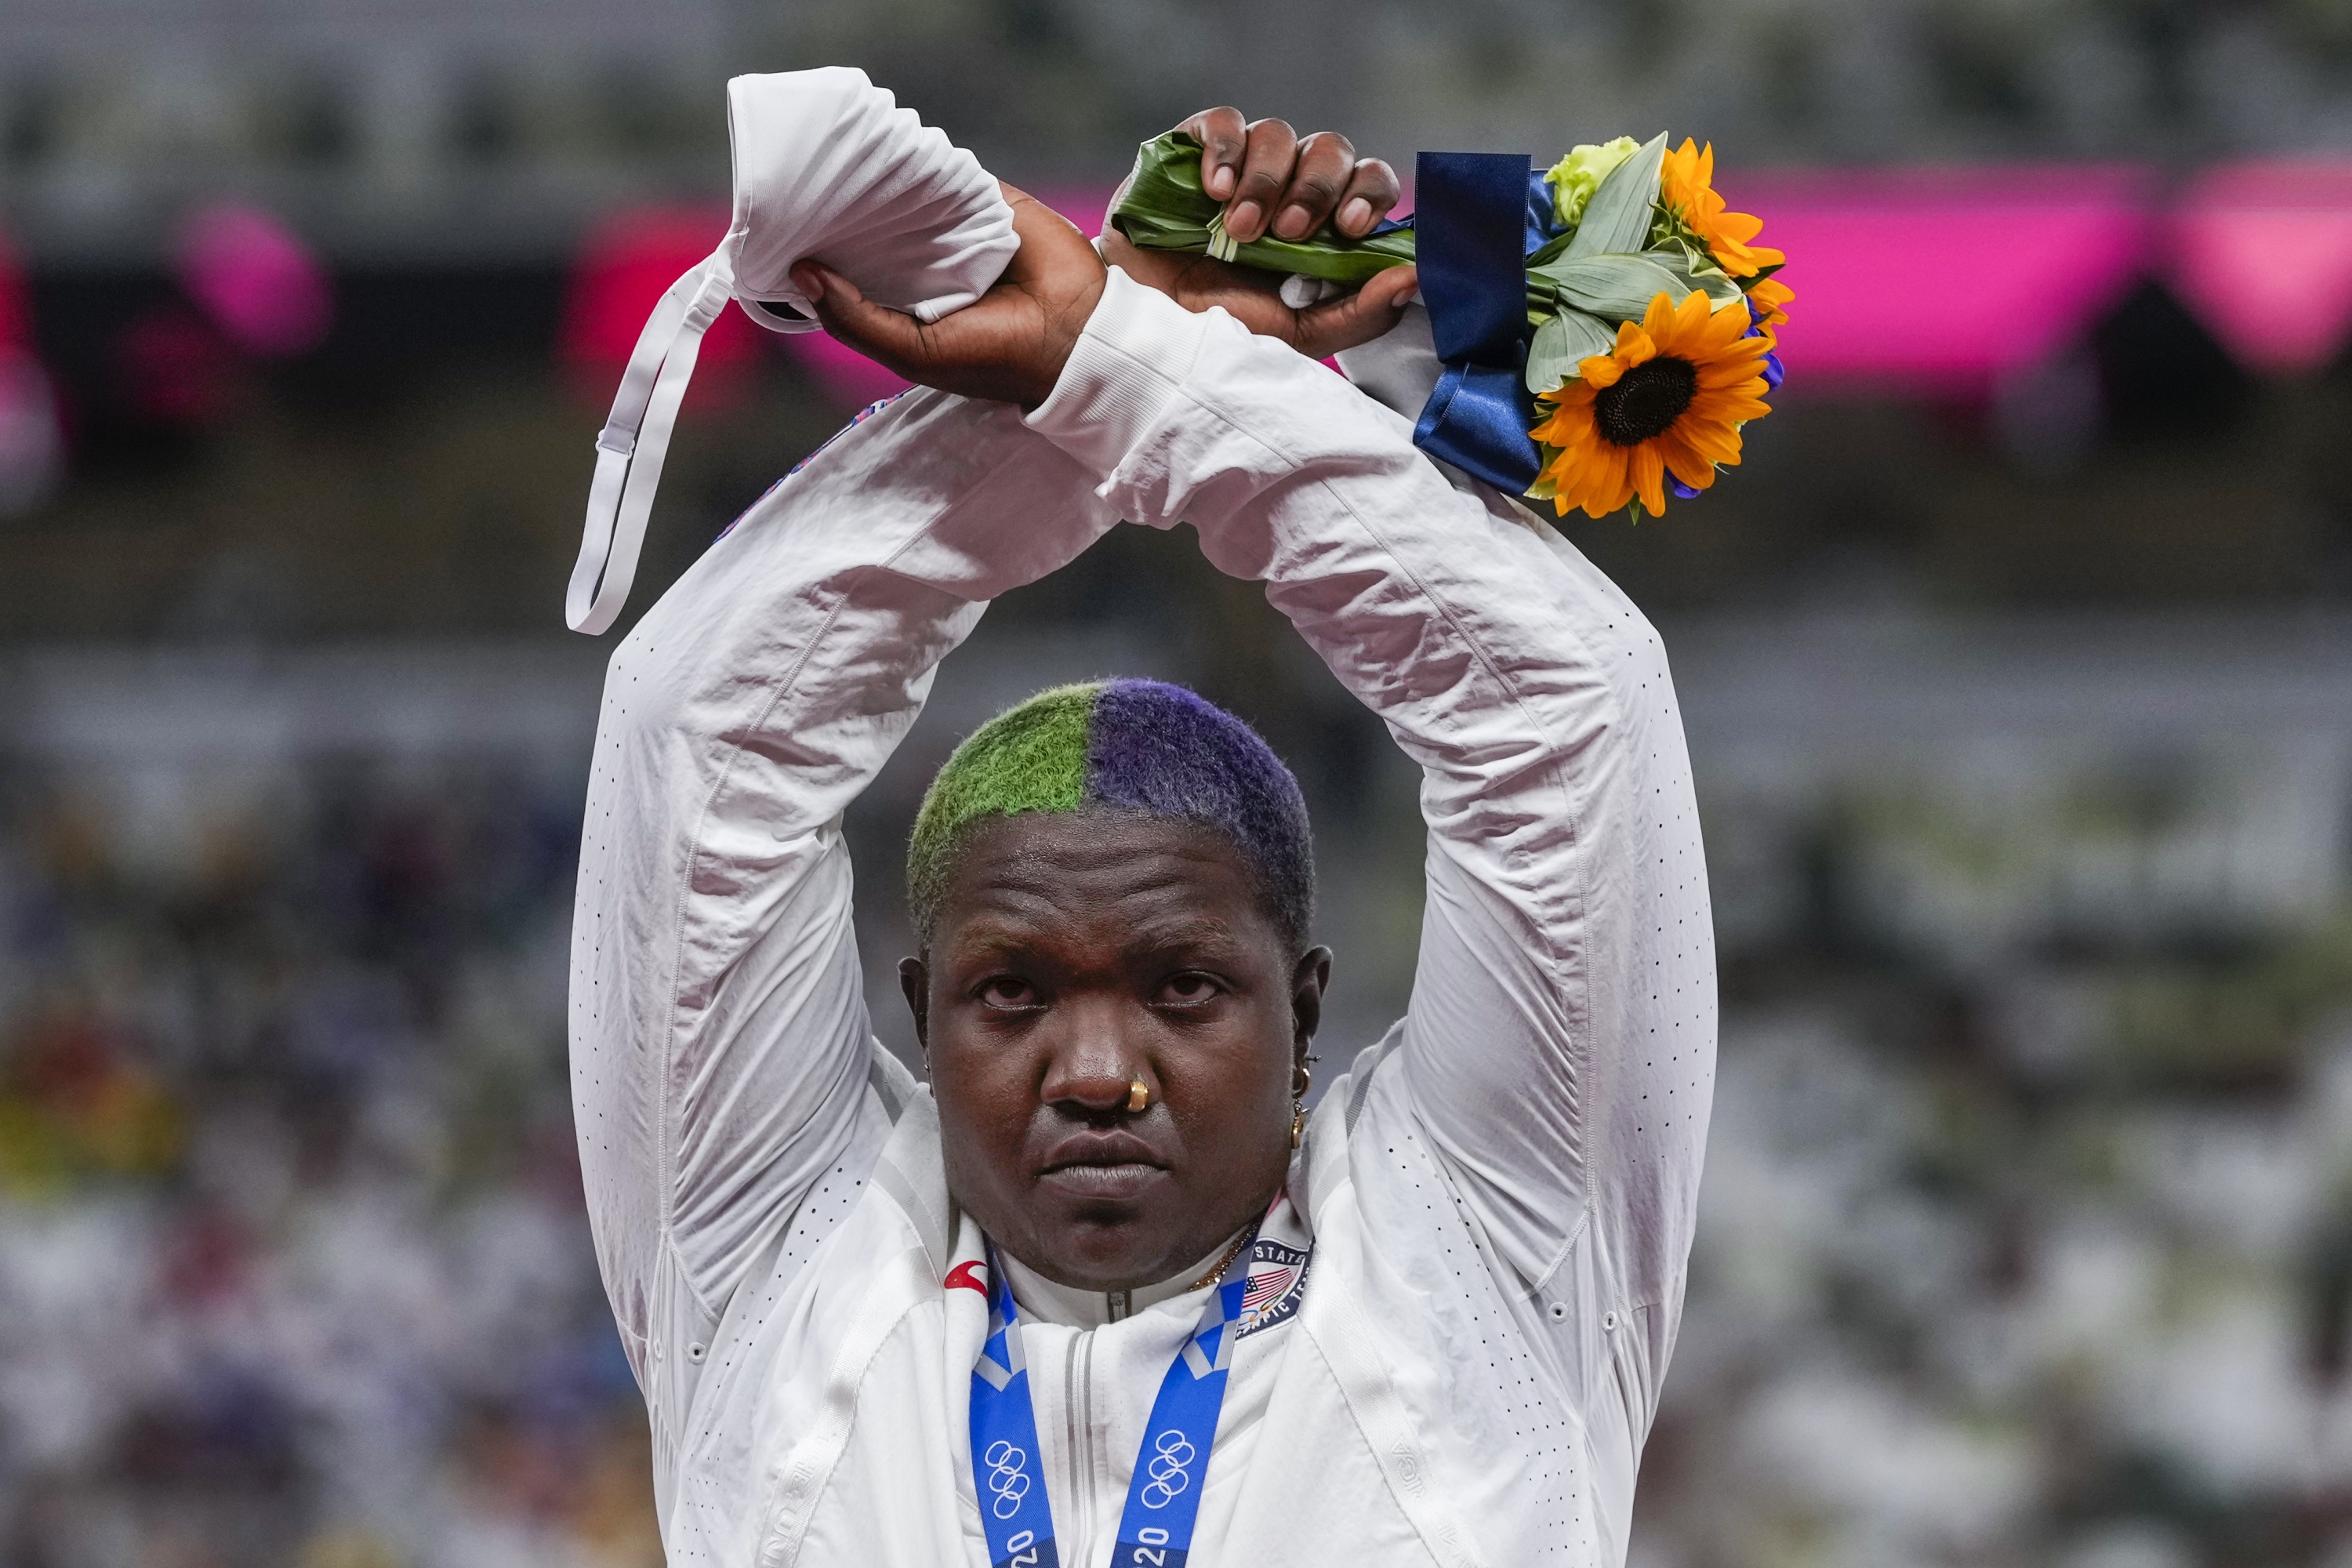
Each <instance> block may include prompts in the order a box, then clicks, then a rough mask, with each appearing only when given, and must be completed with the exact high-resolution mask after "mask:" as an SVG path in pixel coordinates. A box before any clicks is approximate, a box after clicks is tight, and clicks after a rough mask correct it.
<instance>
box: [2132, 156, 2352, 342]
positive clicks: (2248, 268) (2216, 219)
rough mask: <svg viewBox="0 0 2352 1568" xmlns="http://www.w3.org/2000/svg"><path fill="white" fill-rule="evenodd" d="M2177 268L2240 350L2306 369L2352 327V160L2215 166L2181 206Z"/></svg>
mask: <svg viewBox="0 0 2352 1568" xmlns="http://www.w3.org/2000/svg"><path fill="white" fill-rule="evenodd" d="M2170 229H2171V233H2170V235H2169V244H2168V248H2169V250H2170V251H2171V257H2170V266H2169V269H2168V270H2169V276H2170V278H2171V279H2172V283H2173V286H2174V287H2175V288H2176V289H2179V292H2180V294H2181V297H2182V298H2183V299H2184V300H2187V301H2188V303H2189V305H2190V306H2191V307H2192V308H2193V309H2194V310H2196V311H2197V312H2198V314H2199V315H2200V316H2201V317H2202V318H2204V320H2205V322H2206V324H2207V325H2209V326H2210V327H2211V328H2212V329H2213V331H2214V333H2215V335H2216V336H2218V337H2220V338H2221V341H2222V342H2223V343H2225V344H2226V345H2228V347H2229V349H2230V352H2231V353H2233V354H2235V355H2236V356H2237V357H2238V358H2239V359H2240V360H2241V361H2242V362H2243V363H2246V364H2248V365H2251V366H2252V367H2253V368H2254V369H2257V370H2266V371H2272V372H2277V373H2284V374H2296V373H2302V372H2308V371H2314V370H2317V369H2318V368H2319V367H2320V366H2322V365H2324V364H2326V363H2327V362H2328V361H2329V360H2331V359H2333V358H2335V356H2336V353H2337V351H2338V350H2339V349H2341V348H2342V347H2343V345H2344V340H2345V337H2346V335H2347V329H2352V161H2346V160H2338V161H2336V162H2333V163H2241V164H2237V165H2234V166H2231V167H2226V168H2220V169H2214V170H2211V171H2209V172H2208V173H2207V174H2205V175H2204V176H2202V177H2201V178H2200V179H2199V180H2198V181H2197V182H2196V183H2195V184H2192V185H2190V186H2189V189H2188V191H2187V192H2186V193H2185V194H2184V195H2183V196H2182V198H2181V200H2180V202H2179V205H2178V206H2177V207H2176V209H2175V210H2174V212H2173V214H2172V222H2171V225H2170Z"/></svg>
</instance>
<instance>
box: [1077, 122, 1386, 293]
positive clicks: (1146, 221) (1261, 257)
mask: <svg viewBox="0 0 2352 1568" xmlns="http://www.w3.org/2000/svg"><path fill="white" fill-rule="evenodd" d="M1223 209H1224V204H1223V202H1220V201H1218V200H1217V199H1216V198H1215V197H1213V196H1212V195H1209V193H1208V192H1207V191H1205V190H1202V188H1201V144H1200V143H1199V142H1196V141H1194V140H1193V139H1192V137H1190V136H1186V135H1184V134H1182V133H1181V132H1175V131H1171V132H1168V133H1167V134H1166V135H1164V136H1156V137H1154V138H1152V139H1151V140H1150V141H1149V142H1145V143H1144V144H1143V145H1142V147H1141V148H1139V149H1138V151H1137V153H1136V155H1135V168H1134V170H1133V171H1132V172H1131V173H1129V175H1128V176H1127V184H1125V185H1123V186H1122V187H1120V190H1119V194H1118V200H1117V201H1116V202H1114V203H1113V204H1112V205H1111V210H1110V224H1111V226H1112V227H1114V228H1116V229H1118V232H1119V233H1121V234H1123V235H1125V236H1126V237H1128V239H1129V241H1130V242H1131V243H1133V244H1136V245H1139V246H1142V247H1145V248H1147V249H1151V250H1182V251H1190V252H1192V253H1193V254H1194V255H1206V254H1208V251H1209V246H1210V240H1211V237H1212V236H1211V234H1210V229H1209V223H1210V220H1211V219H1212V218H1214V217H1215V216H1217V215H1218V214H1219V213H1220V212H1222V211H1223ZM1412 256H1413V251H1412V230H1411V229H1409V228H1402V229H1391V230H1390V231H1389V232H1388V233H1386V234H1376V235H1371V236H1370V237H1366V238H1363V239H1349V238H1347V237H1343V236H1342V235H1341V234H1340V233H1339V230H1338V229H1336V228H1333V227H1332V226H1330V225H1328V224H1326V225H1324V226H1323V227H1321V228H1320V229H1318V230H1317V231H1316V232H1315V233H1314V234H1312V235H1310V236H1308V237H1307V238H1305V239H1302V240H1287V239H1276V238H1275V237H1273V236H1272V235H1271V234H1268V235H1266V236H1265V237H1261V238H1258V239H1253V240H1251V241H1250V242H1249V243H1247V244H1246V245H1243V246H1241V247H1238V248H1237V249H1236V250H1235V251H1234V255H1233V259H1234V260H1235V261H1238V262H1240V263H1241V264H1242V265H1243V266H1244V267H1256V268H1264V269H1265V270H1266V271H1268V272H1297V273H1304V274H1305V275H1306V276H1307V277H1309V278H1322V279H1328V280H1329V281H1331V282H1334V283H1341V284H1346V285H1349V286H1350V287H1354V286H1357V285H1360V284H1361V283H1363V282H1364V281H1365V279H1369V278H1370V277H1372V276H1373V275H1374V274H1376V273H1380V272H1385V271H1387V270H1388V269H1389V268H1391V267H1400V266H1402V265H1404V264H1406V263H1408V262H1410V261H1412Z"/></svg>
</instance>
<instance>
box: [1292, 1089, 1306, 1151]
mask: <svg viewBox="0 0 2352 1568" xmlns="http://www.w3.org/2000/svg"><path fill="white" fill-rule="evenodd" d="M1290 1106H1291V1110H1290V1146H1291V1147H1292V1148H1294V1149H1296V1148H1297V1147H1298V1145H1299V1142H1300V1141H1301V1140H1302V1139H1304V1138H1305V1137H1306V1136H1307V1107H1305V1106H1303V1105H1301V1104H1299V1103H1298V1101H1297V1100H1292V1101H1291V1102H1290Z"/></svg>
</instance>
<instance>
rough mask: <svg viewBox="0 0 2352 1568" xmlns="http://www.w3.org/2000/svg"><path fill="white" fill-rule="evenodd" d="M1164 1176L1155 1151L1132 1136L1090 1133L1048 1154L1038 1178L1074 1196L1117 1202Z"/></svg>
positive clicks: (1071, 1136)
mask: <svg viewBox="0 0 2352 1568" xmlns="http://www.w3.org/2000/svg"><path fill="white" fill-rule="evenodd" d="M1167 1174H1168V1168H1167V1166H1166V1165H1164V1164H1163V1163H1160V1155H1159V1152H1158V1151H1156V1150H1154V1149H1153V1148H1152V1147H1151V1145H1150V1144H1149V1143H1147V1142H1144V1141H1143V1140H1142V1139H1140V1138H1138V1137H1137V1136H1136V1135H1135V1134H1134V1133H1132V1132H1125V1131H1116V1130H1105V1131H1092V1130H1089V1131H1082V1132H1073V1133H1071V1134H1069V1135H1068V1136H1067V1137H1066V1138H1064V1139H1062V1140H1061V1141H1060V1142H1057V1143H1055V1145H1054V1147H1053V1148H1052V1149H1050V1150H1049V1151H1047V1152H1046V1155H1045V1162H1044V1163H1043V1164H1042V1165H1041V1166H1040V1167H1039V1169H1038V1172H1037V1179H1038V1181H1039V1182H1040V1183H1042V1184H1045V1185H1048V1186H1053V1187H1057V1188H1059V1189H1061V1190H1062V1191H1064V1192H1066V1193H1068V1194H1072V1195H1073V1196H1078V1197H1090V1198H1111V1199H1118V1198H1132V1197H1134V1196H1136V1195H1138V1194H1140V1193H1141V1192H1142V1191H1143V1190H1144V1189H1145V1188H1146V1187H1149V1186H1150V1185H1151V1184H1153V1183H1154V1182H1157V1181H1160V1180H1163V1179H1165V1177H1166V1176H1167Z"/></svg>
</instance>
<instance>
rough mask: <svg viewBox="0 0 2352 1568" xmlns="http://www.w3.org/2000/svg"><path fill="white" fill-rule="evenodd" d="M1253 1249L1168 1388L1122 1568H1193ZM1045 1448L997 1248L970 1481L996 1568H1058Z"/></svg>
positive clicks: (1156, 1415) (1164, 1386)
mask: <svg viewBox="0 0 2352 1568" xmlns="http://www.w3.org/2000/svg"><path fill="white" fill-rule="evenodd" d="M1253 1251H1255V1247H1251V1246H1246V1245H1245V1246H1244V1247H1241V1248H1240V1249H1239V1250H1238V1251H1236V1252H1235V1253H1234V1260H1233V1262H1232V1263H1230V1264H1228V1265H1227V1266H1226V1268H1225V1272H1224V1276H1223V1279H1220V1280H1219V1281H1218V1284H1217V1288H1216V1289H1214V1290H1213V1291H1211V1292H1210V1293H1209V1300H1208V1301H1207V1303H1206V1304H1205V1305H1204V1306H1203V1307H1202V1309H1201V1319H1200V1321H1199V1322H1198V1323H1196V1324H1195V1325H1194V1326H1193V1329H1192V1333H1191V1334H1190V1335H1189V1336H1188V1337H1187V1338H1186V1339H1185V1341H1184V1345H1183V1348H1182V1349H1181V1350H1180V1351H1178V1352H1176V1357H1175V1359H1174V1360H1173V1361H1171V1362H1170V1363H1168V1372H1167V1374H1166V1375H1165V1376H1163V1377H1162V1378H1161V1379H1160V1395H1159V1397H1158V1398H1156V1399H1154V1400H1153V1401H1152V1403H1151V1418H1150V1420H1149V1421H1148V1422H1146V1423H1145V1425H1144V1428H1143V1443H1142V1446H1141V1447H1139V1448H1138V1449H1137V1451H1136V1456H1135V1473H1134V1475H1133V1477H1132V1478H1130V1479H1129V1482H1128V1487H1127V1510H1126V1511H1125V1512H1124V1513H1122V1514H1121V1515H1120V1516H1119V1521H1118V1550H1117V1551H1115V1552H1112V1553H1111V1563H1113V1565H1114V1568H1184V1560H1185V1559H1186V1558H1187V1557H1188V1556H1189V1555H1191V1553H1192V1526H1193V1523H1194V1521H1195V1520H1196V1519H1197V1517H1198V1516H1199V1514H1200V1511H1201V1484H1202V1481H1203V1480H1205V1479H1207V1476H1208V1472H1209V1450H1210V1448H1211V1447H1213V1445H1214V1444H1215V1442H1216V1438H1217V1415H1218V1413H1219V1412H1220V1411H1221V1410H1222V1409H1223V1406H1224V1402H1225V1378H1226V1375H1227V1373H1229V1372H1230V1371H1231V1370H1232V1367H1233V1360H1234V1341H1235V1340H1236V1339H1237V1338H1239V1337H1240V1324H1239V1323H1238V1322H1237V1321H1236V1320H1237V1319H1239V1318H1240V1316H1241V1310H1242V1297H1243V1296H1244V1294H1246V1293H1247V1291H1248V1289H1249V1265H1250V1255H1251V1253H1252V1252H1253ZM1042 1466H1043V1461H1042V1460H1041V1458H1040V1457H1039V1451H1038V1447H1037V1411H1036V1406H1035V1405H1034V1404H1033V1403H1032V1401H1031V1398H1030V1393H1029V1365H1028V1362H1027V1359H1026V1358H1025V1357H1024V1355H1023V1354H1022V1351H1021V1310H1020V1308H1019V1307H1017V1306H1015V1305H1014V1304H1013V1286H1012V1283H1011V1282H1010V1281H1009V1280H1008V1279H1006V1278H1005V1275H1004V1270H1003V1269H1002V1268H999V1267H997V1262H996V1247H995V1245H994V1244H993V1243H991V1244H990V1246H989V1249H988V1340H987V1342H986V1343H985V1344H983V1345H982V1346H981V1351H980V1355H979V1357H978V1358H977V1359H976V1360H974V1361H973V1363H972V1366H971V1479H972V1492H973V1495H974V1496H975V1497H977V1498H978V1499H979V1500H980V1519H981V1525H982V1529H984V1530H985V1531H987V1534H988V1560H989V1562H990V1563H992V1564H994V1568H1060V1563H1061V1557H1060V1555H1059V1554H1058V1552H1056V1550H1055V1544H1054V1513H1053V1508H1052V1506H1051V1504H1049V1503H1048V1502H1047V1501H1046V1498H1045V1472H1044V1469H1043V1468H1042Z"/></svg>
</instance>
